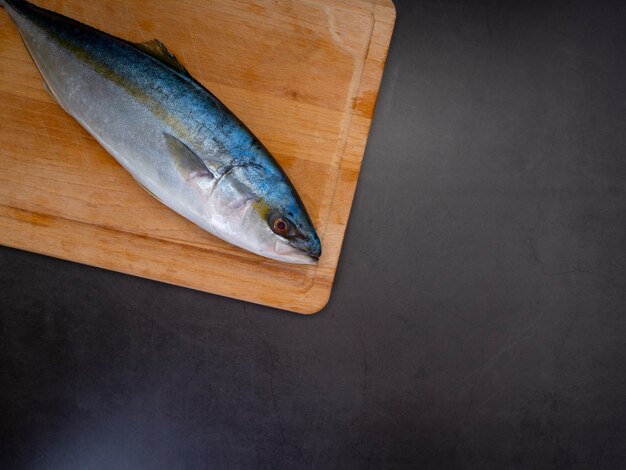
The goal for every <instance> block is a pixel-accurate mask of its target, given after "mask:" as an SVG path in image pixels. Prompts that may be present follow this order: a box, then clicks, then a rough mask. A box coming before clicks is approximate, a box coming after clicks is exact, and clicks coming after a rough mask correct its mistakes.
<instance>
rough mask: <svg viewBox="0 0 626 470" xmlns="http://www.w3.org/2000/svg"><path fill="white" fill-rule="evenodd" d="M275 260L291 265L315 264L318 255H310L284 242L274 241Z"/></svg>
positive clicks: (310, 253)
mask: <svg viewBox="0 0 626 470" xmlns="http://www.w3.org/2000/svg"><path fill="white" fill-rule="evenodd" d="M274 253H275V255H276V256H275V257H276V259H278V260H279V261H285V262H287V263H292V264H317V263H318V262H319V259H320V257H319V254H318V253H312V252H310V251H308V250H306V249H303V248H302V247H299V246H296V245H294V244H293V243H291V242H289V241H286V240H276V243H275V244H274Z"/></svg>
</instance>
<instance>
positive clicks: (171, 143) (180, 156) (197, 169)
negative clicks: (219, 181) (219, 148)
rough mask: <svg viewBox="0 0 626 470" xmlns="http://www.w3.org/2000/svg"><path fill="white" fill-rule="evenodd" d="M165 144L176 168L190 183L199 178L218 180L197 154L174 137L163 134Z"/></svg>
mask: <svg viewBox="0 0 626 470" xmlns="http://www.w3.org/2000/svg"><path fill="white" fill-rule="evenodd" d="M163 137H165V143H166V144H167V148H168V150H169V151H170V154H171V155H172V158H173V160H174V166H175V167H176V169H177V170H178V172H179V173H180V174H181V176H182V177H183V178H185V179H186V180H188V181H191V180H193V179H196V178H199V177H210V178H216V176H217V175H215V174H214V173H213V172H212V171H211V170H210V169H209V168H208V167H207V165H206V164H205V163H204V162H203V161H202V159H201V158H200V157H199V156H198V155H196V153H195V152H194V151H193V150H191V149H190V148H189V147H187V146H186V145H185V144H184V143H183V142H181V141H180V140H178V139H177V138H176V137H174V136H173V135H170V134H167V133H163Z"/></svg>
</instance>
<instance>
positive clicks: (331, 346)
mask: <svg viewBox="0 0 626 470" xmlns="http://www.w3.org/2000/svg"><path fill="white" fill-rule="evenodd" d="M396 4H397V8H398V22H397V29H396V32H395V36H394V40H393V43H392V47H391V52H390V56H389V62H388V67H387V71H386V75H385V78H384V83H383V87H382V91H381V95H380V100H379V104H378V109H377V112H376V118H375V123H374V126H373V129H372V133H371V137H370V141H369V146H368V149H367V155H366V158H365V162H364V167H363V172H362V175H361V179H360V183H359V189H358V191H357V197H356V199H355V204H354V210H353V214H352V217H351V221H350V226H349V229H348V235H347V238H346V241H345V246H344V251H343V254H342V259H341V262H340V266H339V271H338V276H337V282H336V285H335V290H334V294H333V296H332V299H331V301H330V303H329V305H328V307H327V308H326V309H325V310H324V311H323V312H322V313H320V314H318V315H316V316H313V317H303V316H297V315H293V314H287V313H282V312H278V311H273V310H270V309H267V308H262V307H257V306H254V305H249V304H244V303H242V302H238V301H234V300H229V299H224V298H219V297H214V296H211V295H206V294H202V293H198V292H193V291H189V290H185V289H181V288H176V287H172V286H168V285H163V284H158V283H155V282H151V281H147V280H143V279H139V278H133V277H128V276H124V275H121V274H116V273H112V272H106V271H102V270H98V269H94V268H89V267H85V266H80V265H76V264H72V263H68V262H64V261H59V260H54V259H50V258H45V257H42V256H38V255H34V254H29V253H23V252H19V251H15V250H11V249H1V250H0V312H1V315H0V321H1V330H0V335H1V338H0V340H1V345H0V370H1V372H2V378H1V382H2V384H1V388H0V390H1V394H0V412H1V423H2V424H1V427H0V429H1V433H2V434H1V436H0V437H1V447H0V451H1V453H0V467H2V468H7V469H12V468H28V469H44V468H45V469H47V468H60V469H87V468H89V469H126V468H130V469H139V468H150V469H161V468H164V469H176V468H194V469H195V468H290V469H293V468H372V469H374V468H405V467H406V468H408V467H413V468H442V469H443V468H445V469H448V468H476V469H484V468H497V469H502V468H563V469H569V468H588V469H617V468H624V462H626V419H625V418H626V319H625V317H626V314H625V311H626V293H625V288H626V266H625V265H626V256H625V252H626V250H625V248H626V235H625V234H626V163H625V158H626V80H625V78H624V77H625V76H626V28H625V27H624V25H625V24H626V7H625V6H624V4H623V2H613V3H610V2H587V3H584V2H536V3H533V4H531V3H528V2H514V3H513V2H511V3H502V2H488V3H485V4H483V5H482V6H478V5H477V4H475V3H474V2H469V3H465V2H454V1H448V2H417V1H412V0H406V1H397V3H396Z"/></svg>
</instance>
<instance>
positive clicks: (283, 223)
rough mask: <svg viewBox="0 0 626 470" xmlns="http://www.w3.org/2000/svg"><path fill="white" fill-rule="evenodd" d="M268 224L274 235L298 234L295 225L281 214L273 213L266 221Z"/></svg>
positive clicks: (291, 235)
mask: <svg viewBox="0 0 626 470" xmlns="http://www.w3.org/2000/svg"><path fill="white" fill-rule="evenodd" d="M267 223H268V225H269V226H270V228H271V229H272V232H274V233H275V234H276V235H281V236H283V237H293V236H296V235H297V234H298V231H297V230H296V227H295V225H294V224H293V222H291V221H290V220H289V219H288V218H287V217H285V216H284V215H282V214H278V213H275V214H273V215H271V216H270V217H269V219H268V221H267Z"/></svg>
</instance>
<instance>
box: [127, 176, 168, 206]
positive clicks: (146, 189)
mask: <svg viewBox="0 0 626 470" xmlns="http://www.w3.org/2000/svg"><path fill="white" fill-rule="evenodd" d="M133 178H134V180H135V181H136V182H137V184H138V185H139V186H141V187H142V188H143V189H144V190H145V191H146V192H147V193H148V194H149V195H150V196H152V197H153V198H154V199H156V200H157V201H159V202H160V203H161V204H165V203H164V202H163V201H161V200H160V199H159V198H158V197H156V196H155V195H154V193H153V192H152V191H150V190H149V189H148V188H146V187H145V186H144V185H143V184H141V183H140V182H139V180H138V179H137V178H135V177H134V176H133Z"/></svg>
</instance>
